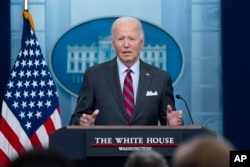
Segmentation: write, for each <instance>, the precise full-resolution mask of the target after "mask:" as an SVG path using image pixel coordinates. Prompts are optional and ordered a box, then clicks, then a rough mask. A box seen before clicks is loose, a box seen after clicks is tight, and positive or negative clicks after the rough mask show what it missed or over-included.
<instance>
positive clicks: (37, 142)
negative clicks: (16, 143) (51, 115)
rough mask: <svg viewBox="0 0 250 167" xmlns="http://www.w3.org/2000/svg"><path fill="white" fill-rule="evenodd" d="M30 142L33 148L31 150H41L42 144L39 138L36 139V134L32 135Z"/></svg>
mask: <svg viewBox="0 0 250 167" xmlns="http://www.w3.org/2000/svg"><path fill="white" fill-rule="evenodd" d="M30 142H31V144H32V146H33V148H42V143H41V142H40V140H39V138H38V137H37V135H36V133H34V134H33V135H32V136H31V137H30Z"/></svg>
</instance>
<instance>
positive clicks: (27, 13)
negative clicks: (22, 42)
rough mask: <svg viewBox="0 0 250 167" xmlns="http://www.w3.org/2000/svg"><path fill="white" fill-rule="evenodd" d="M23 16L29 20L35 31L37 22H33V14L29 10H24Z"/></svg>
mask: <svg viewBox="0 0 250 167" xmlns="http://www.w3.org/2000/svg"><path fill="white" fill-rule="evenodd" d="M23 17H24V18H25V19H27V20H28V21H29V23H30V26H31V28H32V30H33V31H34V32H35V24H34V22H33V19H32V16H31V14H30V13H29V12H28V11H25V10H24V11H23Z"/></svg>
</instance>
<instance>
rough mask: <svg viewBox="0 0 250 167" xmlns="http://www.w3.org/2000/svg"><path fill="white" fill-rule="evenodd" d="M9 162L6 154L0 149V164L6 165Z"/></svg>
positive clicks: (5, 166) (4, 166)
mask: <svg viewBox="0 0 250 167" xmlns="http://www.w3.org/2000/svg"><path fill="white" fill-rule="evenodd" d="M9 162H10V159H9V158H8V156H7V155H6V154H5V153H4V152H3V150H2V149H0V166H3V167H7V166H8V164H9Z"/></svg>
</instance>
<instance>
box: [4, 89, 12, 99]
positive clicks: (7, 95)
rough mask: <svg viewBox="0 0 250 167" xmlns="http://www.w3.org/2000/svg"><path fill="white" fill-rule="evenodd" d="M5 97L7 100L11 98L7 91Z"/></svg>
mask: <svg viewBox="0 0 250 167" xmlns="http://www.w3.org/2000/svg"><path fill="white" fill-rule="evenodd" d="M5 96H6V97H7V99H9V98H10V97H12V96H11V92H9V91H7V92H6V94H5Z"/></svg>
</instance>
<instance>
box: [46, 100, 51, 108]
mask: <svg viewBox="0 0 250 167" xmlns="http://www.w3.org/2000/svg"><path fill="white" fill-rule="evenodd" d="M45 105H46V106H47V108H49V107H50V106H51V101H48V100H47V101H46V103H45Z"/></svg>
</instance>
